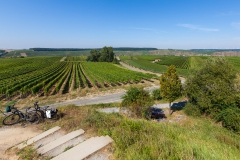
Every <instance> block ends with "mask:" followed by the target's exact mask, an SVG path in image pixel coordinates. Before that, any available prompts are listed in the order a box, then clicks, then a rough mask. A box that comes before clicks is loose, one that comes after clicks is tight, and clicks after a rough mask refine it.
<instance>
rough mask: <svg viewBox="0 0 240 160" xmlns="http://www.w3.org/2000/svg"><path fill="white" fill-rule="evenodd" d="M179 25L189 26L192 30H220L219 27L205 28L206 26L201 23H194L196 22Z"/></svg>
mask: <svg viewBox="0 0 240 160" xmlns="http://www.w3.org/2000/svg"><path fill="white" fill-rule="evenodd" d="M177 26H180V27H185V28H189V29H192V30H200V31H206V32H217V31H219V29H217V28H204V27H201V26H200V25H194V24H178V25H177Z"/></svg>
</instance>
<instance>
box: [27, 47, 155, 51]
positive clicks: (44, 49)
mask: <svg viewBox="0 0 240 160" xmlns="http://www.w3.org/2000/svg"><path fill="white" fill-rule="evenodd" d="M92 49H96V50H100V49H101V48H30V49H29V50H33V51H86V50H92ZM113 50H114V51H143V50H145V51H146V50H157V48H131V47H118V48H113Z"/></svg>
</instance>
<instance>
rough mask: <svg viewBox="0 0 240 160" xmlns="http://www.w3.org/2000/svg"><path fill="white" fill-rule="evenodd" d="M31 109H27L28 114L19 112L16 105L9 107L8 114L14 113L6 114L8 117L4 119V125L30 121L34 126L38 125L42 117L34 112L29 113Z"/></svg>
mask: <svg viewBox="0 0 240 160" xmlns="http://www.w3.org/2000/svg"><path fill="white" fill-rule="evenodd" d="M30 108H31V107H28V108H26V112H25V113H23V112H22V111H20V110H18V109H17V108H16V107H14V105H12V106H8V112H12V113H11V114H9V115H6V114H4V115H5V116H6V117H5V118H4V119H3V121H2V123H3V125H14V124H17V123H19V122H23V121H28V122H29V123H32V124H38V123H39V121H40V116H39V115H38V114H37V113H36V112H33V111H29V109H30Z"/></svg>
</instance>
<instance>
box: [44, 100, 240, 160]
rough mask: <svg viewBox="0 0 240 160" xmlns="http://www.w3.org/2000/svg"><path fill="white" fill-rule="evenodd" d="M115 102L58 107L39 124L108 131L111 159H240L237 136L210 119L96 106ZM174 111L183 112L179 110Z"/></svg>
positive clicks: (47, 126)
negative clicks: (156, 116) (134, 114)
mask: <svg viewBox="0 0 240 160" xmlns="http://www.w3.org/2000/svg"><path fill="white" fill-rule="evenodd" d="M116 105H118V104H110V105H107V104H106V105H103V104H102V105H97V106H96V105H95V106H88V107H87V106H86V107H76V106H67V107H61V108H59V110H60V112H63V113H65V116H64V117H63V118H62V119H60V120H59V121H58V122H55V123H44V124H42V128H44V129H45V130H46V129H49V128H51V127H53V126H56V125H59V126H61V127H62V128H63V129H65V130H67V131H72V130H76V129H79V128H82V129H84V130H85V131H86V134H87V135H91V136H93V135H110V136H111V137H112V138H113V139H114V145H113V147H114V151H113V152H114V159H138V160H139V159H143V160H146V159H191V160H192V159H211V160H213V159H217V160H221V159H222V160H225V159H240V152H239V151H240V136H239V135H236V134H233V133H231V132H229V131H227V130H225V129H224V128H222V127H220V126H218V125H216V124H214V123H212V122H211V121H210V120H206V119H204V118H191V117H185V118H184V119H183V120H181V121H180V122H175V121H173V122H171V123H170V122H162V123H158V122H155V121H146V120H141V119H131V118H127V117H124V116H122V115H119V114H104V113H100V112H97V111H96V110H95V108H98V107H107V106H116ZM174 114H175V115H176V114H182V115H183V113H182V111H178V112H175V113H174ZM174 114H173V117H174ZM173 117H169V118H170V119H171V118H173Z"/></svg>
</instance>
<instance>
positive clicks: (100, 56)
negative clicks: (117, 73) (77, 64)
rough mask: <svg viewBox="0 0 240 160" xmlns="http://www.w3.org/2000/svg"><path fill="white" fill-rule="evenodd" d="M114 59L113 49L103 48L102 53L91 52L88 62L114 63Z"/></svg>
mask: <svg viewBox="0 0 240 160" xmlns="http://www.w3.org/2000/svg"><path fill="white" fill-rule="evenodd" d="M113 59H114V52H113V48H112V47H106V46H105V47H103V48H102V49H101V51H98V50H95V49H94V50H91V51H90V55H89V56H88V57H87V61H92V62H112V61H113Z"/></svg>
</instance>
